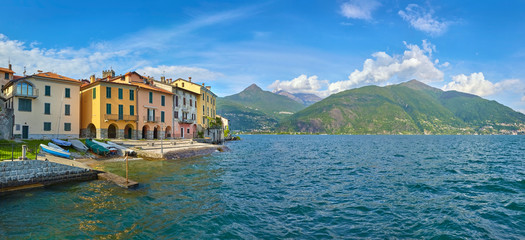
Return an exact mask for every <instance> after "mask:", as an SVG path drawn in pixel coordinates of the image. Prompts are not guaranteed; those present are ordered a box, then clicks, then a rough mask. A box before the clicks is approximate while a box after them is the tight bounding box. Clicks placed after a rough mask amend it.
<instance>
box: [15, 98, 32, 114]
mask: <svg viewBox="0 0 525 240" xmlns="http://www.w3.org/2000/svg"><path fill="white" fill-rule="evenodd" d="M18 111H22V112H31V99H25V98H19V99H18Z"/></svg>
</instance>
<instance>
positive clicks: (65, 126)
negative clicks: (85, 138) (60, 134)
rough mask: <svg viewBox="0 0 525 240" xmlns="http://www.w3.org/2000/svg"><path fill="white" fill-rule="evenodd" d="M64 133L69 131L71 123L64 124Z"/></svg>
mask: <svg viewBox="0 0 525 240" xmlns="http://www.w3.org/2000/svg"><path fill="white" fill-rule="evenodd" d="M64 131H66V132H69V131H71V123H64Z"/></svg>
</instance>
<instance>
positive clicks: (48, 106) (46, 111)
mask: <svg viewBox="0 0 525 240" xmlns="http://www.w3.org/2000/svg"><path fill="white" fill-rule="evenodd" d="M44 114H45V115H49V114H51V103H44Z"/></svg>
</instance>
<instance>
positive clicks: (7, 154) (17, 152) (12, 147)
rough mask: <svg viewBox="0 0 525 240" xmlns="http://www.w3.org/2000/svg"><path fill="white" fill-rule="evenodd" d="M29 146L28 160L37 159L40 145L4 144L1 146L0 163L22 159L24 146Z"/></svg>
mask: <svg viewBox="0 0 525 240" xmlns="http://www.w3.org/2000/svg"><path fill="white" fill-rule="evenodd" d="M23 145H25V146H27V151H26V158H27V159H37V154H38V153H39V148H40V144H27V143H4V144H0V161H5V160H17V159H19V158H21V157H22V146H23Z"/></svg>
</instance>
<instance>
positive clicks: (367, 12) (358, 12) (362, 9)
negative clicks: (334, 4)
mask: <svg viewBox="0 0 525 240" xmlns="http://www.w3.org/2000/svg"><path fill="white" fill-rule="evenodd" d="M380 5H381V4H380V3H379V2H377V1H375V0H350V1H348V2H345V3H343V4H342V5H341V14H342V15H343V16H345V17H346V18H356V19H363V20H371V19H372V11H374V10H375V9H376V8H377V7H379V6H380Z"/></svg>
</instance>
